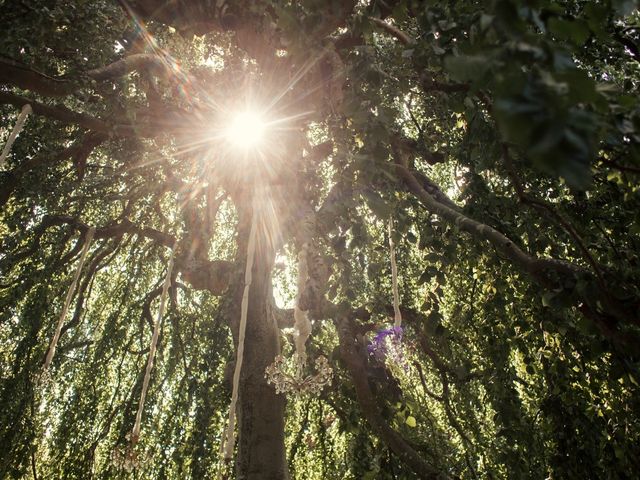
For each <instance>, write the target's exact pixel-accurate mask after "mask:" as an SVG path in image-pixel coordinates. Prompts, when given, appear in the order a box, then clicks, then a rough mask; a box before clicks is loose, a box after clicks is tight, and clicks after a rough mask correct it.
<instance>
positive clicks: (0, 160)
mask: <svg viewBox="0 0 640 480" xmlns="http://www.w3.org/2000/svg"><path fill="white" fill-rule="evenodd" d="M32 111H33V110H32V109H31V105H29V104H28V103H27V104H26V105H25V106H24V107H22V110H21V111H20V115H18V120H17V121H16V125H15V126H14V127H13V130H12V131H11V133H10V134H9V138H8V139H7V143H5V145H4V148H3V149H2V153H1V154H0V168H2V167H3V166H4V162H5V160H6V159H7V157H8V156H9V153H11V147H12V146H13V142H15V141H16V138H17V137H18V135H19V134H20V132H21V131H22V127H24V123H25V122H26V121H27V116H28V115H29V114H30V113H31V112H32Z"/></svg>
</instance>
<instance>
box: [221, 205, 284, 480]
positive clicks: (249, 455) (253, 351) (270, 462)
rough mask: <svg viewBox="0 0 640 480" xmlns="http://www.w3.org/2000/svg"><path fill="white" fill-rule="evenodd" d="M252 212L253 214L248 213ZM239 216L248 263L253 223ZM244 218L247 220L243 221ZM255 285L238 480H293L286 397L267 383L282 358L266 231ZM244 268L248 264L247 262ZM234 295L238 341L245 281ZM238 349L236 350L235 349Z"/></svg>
mask: <svg viewBox="0 0 640 480" xmlns="http://www.w3.org/2000/svg"><path fill="white" fill-rule="evenodd" d="M246 213H249V212H246ZM246 213H245V212H240V219H241V220H240V223H241V227H240V228H239V241H238V246H239V248H240V249H241V250H239V254H240V255H241V256H242V258H243V260H244V261H246V244H247V241H246V240H247V238H248V233H249V229H248V228H247V227H248V225H249V224H250V219H249V218H247V217H249V215H247V214H246ZM243 217H244V218H243ZM257 234H258V241H257V245H256V252H255V260H254V266H253V281H252V284H251V288H250V291H249V308H248V315H247V329H246V338H245V350H244V360H243V362H242V370H241V376H240V393H239V400H238V432H239V435H238V450H237V452H238V453H237V461H236V478H237V479H238V480H285V479H288V478H289V475H288V469H287V462H286V458H285V446H284V407H285V398H284V396H283V395H277V394H276V392H275V389H274V388H273V386H270V385H268V384H267V382H266V379H265V376H264V372H265V368H266V367H267V366H268V365H269V364H270V363H272V362H273V360H274V358H275V357H276V355H278V353H280V347H279V332H278V327H277V325H276V323H275V318H274V316H273V312H272V289H271V270H272V268H273V263H274V259H275V252H274V250H273V248H272V247H271V246H269V245H268V244H267V243H268V242H267V241H266V235H265V232H264V230H263V229H261V228H258V229H257ZM242 263H243V264H244V262H242ZM237 285H238V288H235V289H234V290H235V292H234V302H233V303H234V305H233V308H232V309H231V310H232V315H233V317H232V319H231V320H232V322H231V323H232V329H233V333H234V338H235V340H236V342H237V332H238V323H239V318H240V304H241V298H242V290H243V282H242V281H240V282H238V284H237ZM236 347H237V345H236Z"/></svg>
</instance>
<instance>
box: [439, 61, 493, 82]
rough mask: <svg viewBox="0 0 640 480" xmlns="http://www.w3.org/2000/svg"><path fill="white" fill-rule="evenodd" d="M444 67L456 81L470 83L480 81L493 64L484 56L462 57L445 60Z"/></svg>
mask: <svg viewBox="0 0 640 480" xmlns="http://www.w3.org/2000/svg"><path fill="white" fill-rule="evenodd" d="M444 66H445V69H446V70H447V71H448V72H449V74H451V77H452V78H453V79H454V80H457V81H459V82H468V81H479V80H480V79H481V78H482V77H483V76H484V75H485V73H487V71H488V70H489V68H490V67H491V63H490V61H489V59H488V58H487V57H485V56H484V55H460V56H457V57H453V56H451V57H447V58H445V60H444Z"/></svg>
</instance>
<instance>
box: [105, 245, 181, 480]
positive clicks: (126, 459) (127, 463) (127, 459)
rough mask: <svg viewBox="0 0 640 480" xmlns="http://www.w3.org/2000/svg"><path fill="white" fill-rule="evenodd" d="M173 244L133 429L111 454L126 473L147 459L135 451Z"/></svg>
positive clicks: (165, 302) (113, 459)
mask: <svg viewBox="0 0 640 480" xmlns="http://www.w3.org/2000/svg"><path fill="white" fill-rule="evenodd" d="M175 247H176V245H175V243H174V245H173V246H172V247H171V253H170V254H169V264H168V266H167V275H166V277H165V278H164V283H163V285H162V293H161V295H160V307H159V308H158V315H157V317H156V321H155V323H154V325H153V334H152V335H151V345H150V346H149V356H148V358H147V366H146V368H145V372H144V379H143V381H142V391H141V392H140V400H139V402H138V411H137V412H136V420H135V423H134V425H133V429H132V430H131V432H130V433H129V434H128V435H127V439H128V440H129V445H128V447H127V448H126V449H125V450H121V449H116V450H114V451H113V454H112V461H113V463H114V465H116V466H117V467H119V468H122V469H123V470H126V471H128V472H130V471H132V470H133V469H135V468H137V467H138V466H139V465H140V463H141V462H142V461H144V460H145V459H147V458H148V455H144V454H143V453H142V452H139V451H138V450H137V449H136V446H137V444H138V440H140V428H141V425H142V412H143V410H144V403H145V400H146V398H147V391H148V389H149V381H150V380H151V371H152V370H153V361H154V358H155V354H156V349H157V346H158V337H159V336H160V326H161V324H162V317H164V312H165V307H166V304H167V296H168V292H169V287H170V286H171V276H172V274H173V263H174V253H175Z"/></svg>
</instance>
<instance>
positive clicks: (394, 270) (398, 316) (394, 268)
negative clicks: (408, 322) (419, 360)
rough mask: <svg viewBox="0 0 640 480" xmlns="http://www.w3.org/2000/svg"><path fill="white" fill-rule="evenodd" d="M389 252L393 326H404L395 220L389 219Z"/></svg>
mask: <svg viewBox="0 0 640 480" xmlns="http://www.w3.org/2000/svg"><path fill="white" fill-rule="evenodd" d="M389 250H390V251H391V285H392V288H393V316H394V321H393V326H394V327H396V328H397V327H401V326H402V313H400V294H399V293H398V265H397V264H396V249H395V243H394V242H393V218H391V217H389Z"/></svg>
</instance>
